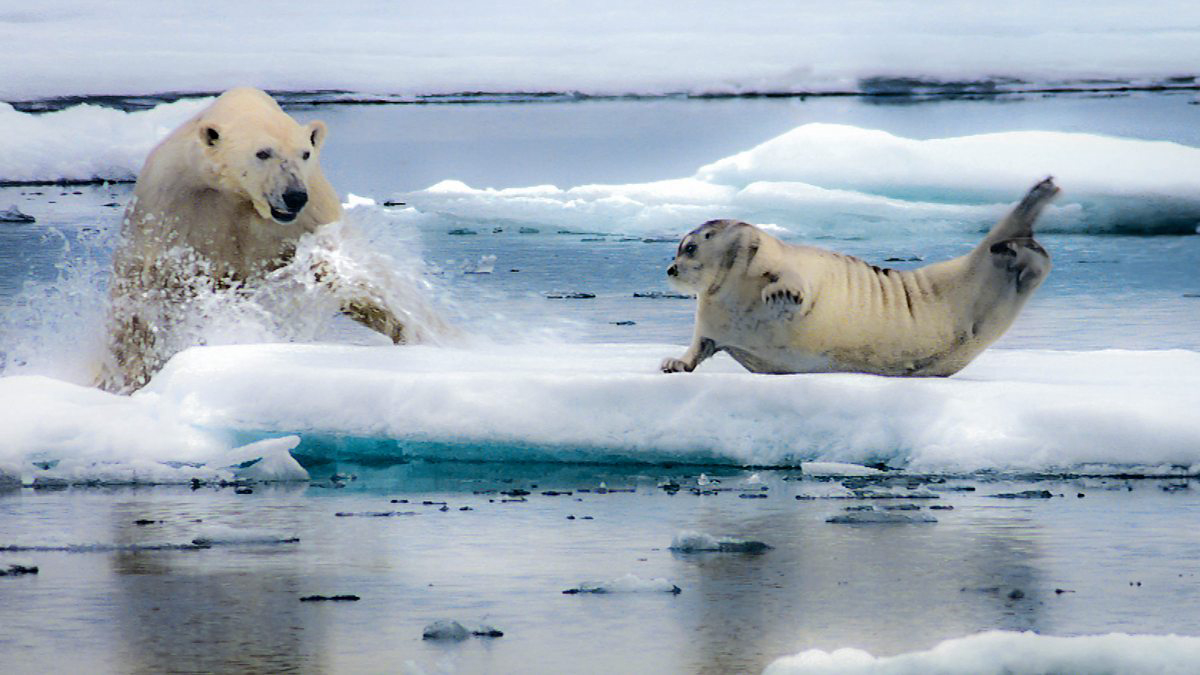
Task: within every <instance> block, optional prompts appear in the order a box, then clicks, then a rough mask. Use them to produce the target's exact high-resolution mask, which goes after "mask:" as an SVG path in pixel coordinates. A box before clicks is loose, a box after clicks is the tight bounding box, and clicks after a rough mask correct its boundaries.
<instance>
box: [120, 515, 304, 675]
mask: <svg viewBox="0 0 1200 675" xmlns="http://www.w3.org/2000/svg"><path fill="white" fill-rule="evenodd" d="M195 515H197V514H192V513H188V512H187V510H186V509H185V508H182V507H181V506H180V505H178V504H172V503H170V502H168V503H166V504H163V503H162V502H159V503H156V504H155V503H146V502H141V501H129V502H122V503H120V504H117V505H115V507H114V509H113V510H112V514H111V526H112V530H113V540H114V541H115V542H116V543H118V544H122V545H129V544H135V545H136V544H156V543H160V542H162V541H164V540H167V541H190V539H191V538H192V536H193V535H194V534H195V532H197V531H199V529H198V528H199V527H200V526H199V525H197V524H196V521H197V520H210V521H211V520H213V519H217V520H220V519H223V517H224V516H225V515H226V514H220V513H218V514H216V515H215V516H209V517H207V518H196V517H194V516H195ZM206 515H207V514H206ZM260 519H262V520H265V521H267V522H268V523H269V522H270V521H271V520H272V517H271V515H270V514H261V513H260ZM139 520H140V521H142V522H143V523H145V521H146V520H151V521H155V522H152V523H149V524H141V525H139V524H136V523H137V521H139ZM110 560H111V563H110V565H111V570H112V573H113V579H112V583H111V592H112V597H111V606H110V608H109V612H108V614H110V616H111V620H112V621H113V622H114V623H115V624H116V630H115V634H116V635H117V636H119V639H120V641H121V644H120V645H119V646H117V648H116V650H117V652H118V653H120V654H121V663H122V670H127V671H128V672H137V673H165V672H197V673H203V672H272V673H277V672H295V671H300V670H304V671H312V670H322V669H323V668H322V656H321V645H322V644H323V642H324V635H325V632H326V626H325V622H324V617H325V613H323V612H321V611H319V610H317V611H313V610H314V608H312V607H310V606H306V605H305V604H302V603H300V602H299V598H300V597H301V596H302V595H305V594H306V593H307V592H310V591H311V583H312V582H311V581H308V580H306V578H305V577H306V575H305V574H304V570H303V567H304V565H303V564H302V562H301V558H300V557H299V555H297V553H296V548H295V546H286V545H281V546H270V545H251V546H244V547H242V546H238V547H230V548H228V550H222V549H220V548H213V549H207V550H201V551H132V552H119V553H116V554H114V555H112V556H111V557H110Z"/></svg>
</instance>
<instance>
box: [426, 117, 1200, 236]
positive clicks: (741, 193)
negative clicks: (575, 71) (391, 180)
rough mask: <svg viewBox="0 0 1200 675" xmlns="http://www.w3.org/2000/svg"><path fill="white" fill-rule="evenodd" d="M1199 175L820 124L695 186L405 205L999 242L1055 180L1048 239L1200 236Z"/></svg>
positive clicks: (1129, 142) (1170, 166)
mask: <svg viewBox="0 0 1200 675" xmlns="http://www.w3.org/2000/svg"><path fill="white" fill-rule="evenodd" d="M1198 167H1200V149H1197V148H1193V147H1190V146H1186V145H1181V144H1178V143H1171V142H1165V141H1145V140H1133V139H1123V138H1114V137H1108V136H1100V135H1095V134H1084V133H1063V132H1049V131H1020V132H1015V131H1014V132H1005V133H990V134H977V135H973V136H964V137H958V138H939V139H931V140H915V139H910V138H902V137H899V136H895V135H893V134H889V133H887V132H884V131H879V130H874V129H863V128H859V127H853V126H847V125H840V124H823V123H810V124H805V125H802V126H799V127H796V128H795V129H793V130H792V131H789V132H787V133H785V134H782V135H780V136H778V137H776V138H772V139H770V140H767V141H765V142H763V143H762V144H760V145H758V146H756V147H754V148H751V149H749V150H746V151H744V152H740V153H737V154H735V155H732V156H730V157H726V158H723V159H719V160H717V161H714V162H712V163H710V164H707V165H705V166H702V167H700V168H699V169H698V170H697V171H696V173H695V174H694V175H693V176H689V177H685V178H678V179H672V180H663V181H658V182H653V183H641V184H630V185H583V186H577V187H571V188H559V187H556V186H553V185H540V186H533V187H524V188H503V189H494V188H473V187H471V186H469V185H466V184H464V183H462V182H461V181H456V180H445V181H442V182H440V183H438V184H436V185H433V186H431V187H429V188H427V189H425V190H423V191H420V192H415V193H410V194H407V195H405V196H404V198H405V200H406V201H407V202H408V203H410V204H412V205H413V206H415V207H416V208H417V209H419V210H421V211H425V212H434V213H439V214H446V215H452V216H455V217H459V218H473V219H487V218H504V219H512V220H522V221H526V220H528V221H535V222H541V223H553V224H555V225H558V226H561V227H569V228H580V229H585V230H586V229H587V228H589V227H595V223H597V222H604V223H613V224H614V227H615V229H616V230H617V231H620V232H628V233H661V232H680V231H686V230H687V229H690V228H691V227H694V226H695V225H696V224H697V223H701V222H704V221H705V220H708V219H711V218H713V217H716V215H720V216H721V217H727V218H728V217H733V218H740V219H743V220H748V221H750V222H755V223H764V224H766V226H767V228H768V229H773V230H774V231H775V232H776V233H777V234H784V235H789V234H790V235H792V236H795V235H800V236H808V237H812V236H817V235H822V234H830V233H834V232H836V233H837V234H838V235H839V236H843V237H844V236H866V235H872V234H880V233H882V234H892V233H896V232H905V233H921V232H929V231H938V232H943V231H956V230H968V231H979V230H986V229H987V228H988V227H989V226H990V225H991V224H992V223H993V222H995V220H996V219H997V218H999V217H1000V216H1002V215H1003V214H1004V212H1006V211H1007V209H1008V208H1010V205H1011V203H1012V202H1014V201H1016V200H1017V199H1018V198H1019V197H1020V196H1021V195H1023V194H1024V193H1025V191H1026V190H1028V188H1029V187H1030V186H1031V185H1033V183H1035V182H1036V181H1038V180H1040V179H1041V178H1044V177H1045V176H1054V177H1055V180H1056V182H1057V183H1058V184H1059V185H1061V186H1062V188H1063V193H1062V195H1061V197H1060V198H1059V199H1058V200H1057V201H1056V202H1055V204H1054V205H1052V206H1051V207H1050V208H1048V209H1047V211H1046V213H1045V214H1043V216H1042V218H1041V220H1040V222H1039V224H1038V230H1039V231H1040V232H1087V233H1111V232H1124V233H1135V232H1136V233H1141V234H1155V233H1177V234H1190V233H1194V232H1196V227H1197V223H1200V197H1198V196H1197V195H1200V168H1198ZM798 214H803V220H800V221H798V220H797V215H798Z"/></svg>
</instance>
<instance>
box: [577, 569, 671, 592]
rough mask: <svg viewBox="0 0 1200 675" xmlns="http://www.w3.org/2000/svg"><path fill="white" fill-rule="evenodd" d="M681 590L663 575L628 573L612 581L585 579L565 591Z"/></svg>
mask: <svg viewBox="0 0 1200 675" xmlns="http://www.w3.org/2000/svg"><path fill="white" fill-rule="evenodd" d="M680 592H681V591H680V589H679V587H678V586H676V585H675V584H672V583H671V582H669V581H667V580H666V579H663V578H662V577H655V578H653V579H642V578H641V577H639V576H637V575H635V574H626V575H625V576H621V577H617V578H616V579H612V580H610V581H585V582H583V583H581V584H579V585H578V586H576V587H575V588H568V589H567V590H565V591H563V593H564V594H566V595H574V594H576V593H597V594H603V593H673V594H676V595H678V594H679V593H680Z"/></svg>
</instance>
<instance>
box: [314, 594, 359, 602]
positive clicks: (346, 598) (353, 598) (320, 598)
mask: <svg viewBox="0 0 1200 675" xmlns="http://www.w3.org/2000/svg"><path fill="white" fill-rule="evenodd" d="M361 599H362V598H359V597H358V596H357V595H352V594H346V595H306V596H304V597H302V598H300V602H358V601H359V600H361Z"/></svg>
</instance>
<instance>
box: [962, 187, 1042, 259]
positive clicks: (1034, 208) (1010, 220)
mask: <svg viewBox="0 0 1200 675" xmlns="http://www.w3.org/2000/svg"><path fill="white" fill-rule="evenodd" d="M1058 192H1059V189H1058V186H1057V185H1055V184H1054V177H1053V176H1047V177H1046V178H1045V179H1043V180H1042V181H1041V182H1040V183H1038V184H1037V185H1034V186H1033V188H1031V189H1030V190H1029V192H1028V193H1027V194H1026V195H1025V198H1024V199H1022V200H1021V201H1020V203H1018V204H1017V205H1016V206H1015V207H1013V210H1012V211H1009V213H1008V215H1006V216H1004V218H1001V219H1000V222H998V223H996V225H995V226H994V227H992V231H991V232H989V233H988V236H987V237H985V238H984V240H983V243H982V244H980V248H981V249H984V250H987V249H989V248H991V246H992V245H993V244H996V243H998V242H1002V241H1008V240H1011V239H1031V238H1032V237H1033V223H1034V222H1035V221H1037V219H1038V216H1039V215H1041V213H1042V209H1043V208H1045V207H1046V204H1049V203H1050V200H1051V199H1054V197H1055V195H1057V194H1058Z"/></svg>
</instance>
